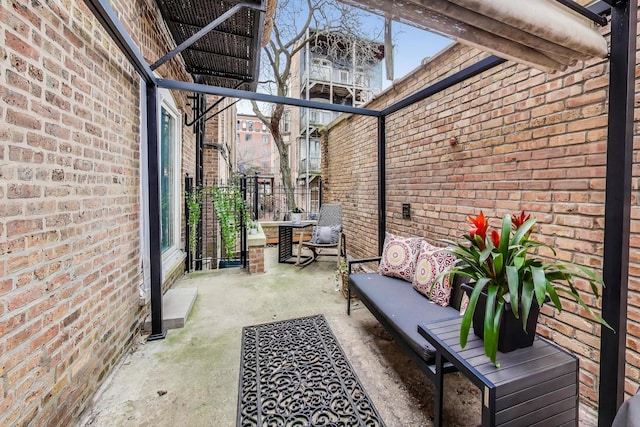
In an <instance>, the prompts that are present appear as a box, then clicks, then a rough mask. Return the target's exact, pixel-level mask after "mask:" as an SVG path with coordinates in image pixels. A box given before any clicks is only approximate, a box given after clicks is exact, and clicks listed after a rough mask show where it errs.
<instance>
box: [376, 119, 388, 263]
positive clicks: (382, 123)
mask: <svg viewBox="0 0 640 427" xmlns="http://www.w3.org/2000/svg"><path fill="white" fill-rule="evenodd" d="M386 144H387V137H386V117H385V116H380V117H378V255H382V249H383V248H384V235H385V233H386V231H387V206H386V205H387V194H386V193H387V184H386V183H387V181H386V174H387V165H386V162H387V154H386Z"/></svg>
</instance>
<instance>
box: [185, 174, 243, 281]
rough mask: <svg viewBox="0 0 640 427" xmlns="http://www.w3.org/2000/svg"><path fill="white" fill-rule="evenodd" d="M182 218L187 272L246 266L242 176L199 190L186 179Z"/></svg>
mask: <svg viewBox="0 0 640 427" xmlns="http://www.w3.org/2000/svg"><path fill="white" fill-rule="evenodd" d="M185 218H186V221H185V224H186V225H185V241H186V242H187V243H186V252H187V262H186V270H187V271H192V270H210V269H216V268H224V267H243V268H246V267H247V265H248V260H247V234H246V226H247V221H248V220H249V210H248V204H247V180H246V178H245V177H241V178H238V179H235V180H232V181H231V182H228V183H219V184H217V185H213V186H205V187H201V188H200V187H194V185H193V178H192V177H190V176H187V177H186V178H185Z"/></svg>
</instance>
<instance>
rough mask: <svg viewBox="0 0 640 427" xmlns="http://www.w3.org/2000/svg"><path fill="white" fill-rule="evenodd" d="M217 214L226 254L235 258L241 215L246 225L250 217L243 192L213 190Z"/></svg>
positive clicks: (224, 189)
mask: <svg viewBox="0 0 640 427" xmlns="http://www.w3.org/2000/svg"><path fill="white" fill-rule="evenodd" d="M211 195H212V196H213V202H214V206H215V209H216V214H217V215H218V219H219V220H220V233H221V234H222V241H223V248H224V252H225V254H226V255H227V256H228V257H235V253H236V238H237V231H238V228H240V219H241V218H240V215H239V214H240V213H241V214H242V215H243V219H244V221H245V224H247V223H248V221H249V215H248V211H247V207H246V204H245V201H244V199H243V198H242V192H241V191H240V189H239V188H237V187H222V188H213V189H212V190H211Z"/></svg>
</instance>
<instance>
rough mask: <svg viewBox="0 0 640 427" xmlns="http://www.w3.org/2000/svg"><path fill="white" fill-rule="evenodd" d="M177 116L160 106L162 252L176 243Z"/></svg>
mask: <svg viewBox="0 0 640 427" xmlns="http://www.w3.org/2000/svg"><path fill="white" fill-rule="evenodd" d="M178 138H179V135H178V118H177V117H176V115H175V114H173V112H172V111H171V110H170V108H169V107H168V105H166V104H163V105H162V107H161V108H160V159H161V160H160V209H161V219H160V224H161V227H162V228H161V247H162V253H166V252H167V251H168V250H169V249H171V248H173V247H174V246H175V245H176V241H177V239H176V233H175V231H176V230H177V229H178V218H179V217H178V215H177V209H176V206H177V200H178V188H179V183H178V179H179V178H178V176H179V170H180V167H179V166H180V164H179V160H178V159H179V158H180V153H179V152H177V147H178V141H177V139H178Z"/></svg>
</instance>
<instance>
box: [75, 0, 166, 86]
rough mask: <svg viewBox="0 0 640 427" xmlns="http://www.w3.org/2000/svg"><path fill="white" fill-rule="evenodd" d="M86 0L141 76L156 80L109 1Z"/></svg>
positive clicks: (149, 80)
mask: <svg viewBox="0 0 640 427" xmlns="http://www.w3.org/2000/svg"><path fill="white" fill-rule="evenodd" d="M84 2H85V4H86V5H87V6H88V7H89V9H91V11H92V12H93V15H94V16H95V17H96V18H97V19H98V21H100V24H102V27H103V28H104V29H105V31H106V32H107V33H108V34H109V36H110V37H111V40H113V41H114V42H115V43H116V45H117V46H118V48H120V50H121V51H122V53H123V54H124V56H126V57H127V59H128V60H129V63H130V64H131V65H132V66H133V67H134V68H135V69H136V72H137V73H138V74H139V75H140V77H142V78H143V79H144V80H145V82H147V83H149V82H153V81H155V76H154V74H153V70H151V67H149V65H148V64H147V62H146V61H145V59H144V57H143V56H142V53H140V50H139V49H138V48H137V46H136V45H135V43H134V42H133V40H132V39H131V36H129V33H127V30H125V28H124V26H123V25H122V23H121V22H120V20H119V19H118V17H117V15H116V13H115V12H114V11H113V8H112V7H111V5H109V2H108V1H106V0H84Z"/></svg>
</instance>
